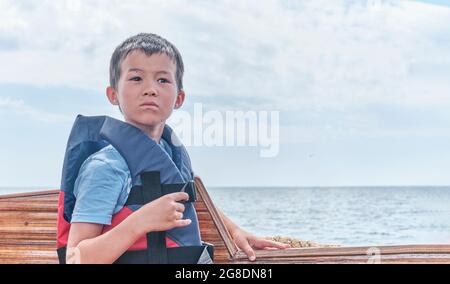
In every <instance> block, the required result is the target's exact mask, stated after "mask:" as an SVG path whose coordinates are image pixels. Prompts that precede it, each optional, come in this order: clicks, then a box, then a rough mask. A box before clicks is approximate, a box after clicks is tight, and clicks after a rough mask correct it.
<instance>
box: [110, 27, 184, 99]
mask: <svg viewBox="0 0 450 284" xmlns="http://www.w3.org/2000/svg"><path fill="white" fill-rule="evenodd" d="M135 50H141V51H143V52H144V53H145V54H146V55H148V56H151V55H153V54H165V55H167V56H169V58H170V59H172V60H173V62H174V63H175V66H176V74H175V77H176V83H177V87H178V91H180V90H182V89H183V74H184V64H183V59H182V58H181V54H180V52H179V51H178V49H177V48H176V47H175V46H174V45H173V44H171V43H170V42H169V41H168V40H166V39H165V38H162V37H160V36H159V35H156V34H150V33H141V34H138V35H135V36H132V37H130V38H128V39H126V40H125V41H124V42H123V43H121V44H120V45H119V46H118V47H117V48H116V49H115V50H114V53H113V55H112V56H111V62H110V65H109V83H110V85H111V87H113V88H115V89H117V84H118V82H119V78H120V75H121V68H120V67H121V65H122V62H123V61H124V60H125V58H126V57H127V56H128V54H130V53H131V52H132V51H135Z"/></svg>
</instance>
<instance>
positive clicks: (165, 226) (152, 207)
mask: <svg viewBox="0 0 450 284" xmlns="http://www.w3.org/2000/svg"><path fill="white" fill-rule="evenodd" d="M187 200H189V195H188V194H187V193H185V192H176V193H171V194H167V195H164V196H161V197H160V198H158V199H155V200H153V201H152V202H150V203H148V204H146V205H144V206H142V207H141V208H140V209H139V210H138V212H139V217H138V222H137V224H136V225H137V226H138V228H139V230H140V231H141V232H143V233H148V232H159V231H167V230H170V229H173V228H175V227H184V226H187V225H189V224H191V222H192V221H191V220H190V219H183V212H184V209H185V207H184V205H183V204H181V203H180V202H179V201H187ZM138 212H136V213H138Z"/></svg>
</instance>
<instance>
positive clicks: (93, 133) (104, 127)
mask: <svg viewBox="0 0 450 284" xmlns="http://www.w3.org/2000/svg"><path fill="white" fill-rule="evenodd" d="M161 139H164V140H165V141H166V142H168V144H169V145H170V147H171V149H172V154H173V157H172V159H170V157H169V156H168V155H167V153H166V152H165V151H164V150H163V149H162V148H161V147H160V146H159V145H158V144H157V143H156V142H155V141H154V140H153V139H151V138H150V137H149V136H147V135H146V134H145V133H144V132H142V131H141V130H140V129H138V128H136V127H134V126H133V125H131V124H128V123H125V122H122V121H120V120H116V119H113V118H110V117H107V116H96V117H85V116H81V115H79V116H78V117H77V119H76V120H75V123H74V125H73V128H72V131H71V133H70V136H69V140H68V143H67V148H66V153H65V157H64V164H63V172H62V180H61V191H60V195H59V203H58V222H57V224H58V228H57V252H58V257H59V261H60V263H65V261H66V246H67V241H68V237H69V231H70V221H71V219H72V213H73V210H74V207H75V202H76V197H75V195H74V192H73V190H74V184H75V180H76V178H77V176H78V173H79V170H80V167H81V165H82V164H83V162H84V161H85V160H86V159H87V158H88V157H89V156H90V155H92V154H93V153H96V152H97V151H99V150H101V149H102V148H104V147H106V146H108V145H112V146H113V147H114V148H115V149H116V150H117V151H118V152H119V153H120V154H121V155H122V157H123V158H124V159H125V161H126V163H127V165H128V168H129V170H130V173H131V183H132V186H131V190H130V193H129V195H128V199H127V201H126V203H125V206H124V207H123V208H122V209H121V210H120V211H119V212H117V213H116V214H114V215H113V216H112V221H111V225H108V226H104V228H103V232H102V233H105V232H107V231H109V230H112V229H113V228H114V227H116V226H117V225H118V224H120V223H121V222H122V221H123V220H125V219H126V218H127V217H128V216H130V215H131V214H132V213H133V212H134V211H136V210H138V209H139V208H140V207H142V206H143V205H145V204H146V203H149V202H151V201H153V200H155V199H157V198H159V197H161V196H162V195H164V194H169V193H173V192H177V191H185V192H187V193H188V194H189V200H188V201H187V202H183V203H184V205H185V211H184V212H183V217H184V218H188V219H191V220H192V222H191V224H189V225H188V226H185V227H178V228H174V229H171V230H168V231H164V232H150V233H147V234H146V235H144V236H142V237H141V238H140V239H139V240H138V241H137V242H136V243H134V244H133V245H132V246H131V247H130V248H129V249H128V250H127V251H126V252H125V253H124V254H123V255H122V256H120V257H119V258H118V259H117V261H116V262H115V263H210V262H212V258H213V247H212V246H211V245H209V244H206V243H203V242H202V241H201V238H200V229H199V225H198V219H197V214H196V212H195V208H194V206H193V203H194V202H195V199H196V197H195V193H196V190H195V184H194V182H193V178H194V176H193V172H192V168H191V163H190V159H189V156H188V153H187V151H186V149H185V148H184V146H183V145H182V144H181V143H180V142H179V140H178V138H177V137H176V136H175V134H174V133H173V131H172V129H171V128H170V127H169V126H165V128H164V131H163V134H162V138H161Z"/></svg>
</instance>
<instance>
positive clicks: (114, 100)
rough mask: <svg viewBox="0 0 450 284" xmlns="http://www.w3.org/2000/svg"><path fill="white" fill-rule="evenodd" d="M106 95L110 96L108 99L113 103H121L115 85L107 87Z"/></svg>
mask: <svg viewBox="0 0 450 284" xmlns="http://www.w3.org/2000/svg"><path fill="white" fill-rule="evenodd" d="M106 96H107V97H108V100H109V102H110V103H111V104H113V105H116V106H117V105H119V99H118V97H117V92H116V90H115V89H114V88H113V87H108V88H106Z"/></svg>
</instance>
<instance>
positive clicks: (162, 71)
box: [128, 68, 171, 75]
mask: <svg viewBox="0 0 450 284" xmlns="http://www.w3.org/2000/svg"><path fill="white" fill-rule="evenodd" d="M128 72H141V73H145V71H144V70H142V69H139V68H131V69H129V70H128ZM155 73H156V74H161V73H162V74H166V75H170V74H171V73H170V72H167V71H165V70H160V71H157V72H155Z"/></svg>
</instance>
